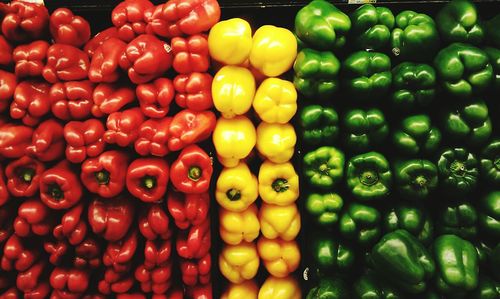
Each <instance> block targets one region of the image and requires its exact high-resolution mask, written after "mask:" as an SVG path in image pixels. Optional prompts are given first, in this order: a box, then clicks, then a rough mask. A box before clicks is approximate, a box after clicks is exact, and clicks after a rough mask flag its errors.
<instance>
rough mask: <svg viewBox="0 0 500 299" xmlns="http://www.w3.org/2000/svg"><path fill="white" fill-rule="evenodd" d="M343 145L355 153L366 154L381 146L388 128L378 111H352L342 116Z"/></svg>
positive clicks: (380, 112)
mask: <svg viewBox="0 0 500 299" xmlns="http://www.w3.org/2000/svg"><path fill="white" fill-rule="evenodd" d="M343 125H344V127H343V130H344V132H345V145H346V146H347V148H349V150H351V151H355V152H358V153H359V152H366V151H368V150H370V149H373V148H374V147H376V146H377V145H380V144H382V143H383V142H384V141H385V139H386V138H387V135H389V126H388V125H387V122H386V120H385V117H384V114H383V113H382V111H380V110H379V109H376V108H374V109H369V110H362V109H352V110H349V111H347V113H346V114H345V116H344V122H343Z"/></svg>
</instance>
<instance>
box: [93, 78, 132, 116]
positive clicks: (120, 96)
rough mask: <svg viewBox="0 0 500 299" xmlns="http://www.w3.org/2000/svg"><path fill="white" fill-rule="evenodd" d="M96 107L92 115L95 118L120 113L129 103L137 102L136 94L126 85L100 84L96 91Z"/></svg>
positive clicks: (94, 96)
mask: <svg viewBox="0 0 500 299" xmlns="http://www.w3.org/2000/svg"><path fill="white" fill-rule="evenodd" d="M93 99H94V106H93V107H92V114H93V115H94V116H95V117H103V116H104V115H108V114H111V113H113V112H118V111H119V110H120V109H122V108H123V107H124V106H125V105H127V104H128V103H131V102H133V101H135V92H134V90H133V89H132V88H130V87H129V86H125V85H119V84H116V83H115V84H110V83H100V84H98V85H97V87H96V88H95V89H94V95H93Z"/></svg>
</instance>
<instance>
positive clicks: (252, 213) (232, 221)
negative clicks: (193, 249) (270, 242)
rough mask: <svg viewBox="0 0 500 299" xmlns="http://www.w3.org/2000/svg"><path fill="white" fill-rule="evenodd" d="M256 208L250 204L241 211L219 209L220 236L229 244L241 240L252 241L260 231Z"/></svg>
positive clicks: (237, 242)
mask: <svg viewBox="0 0 500 299" xmlns="http://www.w3.org/2000/svg"><path fill="white" fill-rule="evenodd" d="M257 214H258V209H257V206H256V205H255V204H252V205H251V206H249V207H248V209H246V210H244V211H243V212H232V211H229V210H226V209H220V210H219V222H220V228H219V232H220V236H221V238H222V240H223V241H224V242H225V243H227V244H230V245H237V244H240V243H241V242H243V241H246V242H252V241H253V240H255V239H257V237H258V236H259V233H260V223H259V217H258V216H257Z"/></svg>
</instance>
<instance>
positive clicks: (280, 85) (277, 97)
mask: <svg viewBox="0 0 500 299" xmlns="http://www.w3.org/2000/svg"><path fill="white" fill-rule="evenodd" d="M252 106H253V108H254V110H255V112H256V113H257V114H258V115H259V117H260V119H261V120H262V121H265V122H267V123H279V124H284V123H287V122H289V121H290V120H291V119H292V117H293V116H294V115H295V112H297V91H296V90H295V87H294V86H293V83H292V82H290V81H286V80H282V79H279V78H268V79H265V80H264V81H263V82H262V83H261V84H260V86H259V88H258V89H257V92H256V93H255V97H254V99H253V104H252Z"/></svg>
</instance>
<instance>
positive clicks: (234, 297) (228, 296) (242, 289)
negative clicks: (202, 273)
mask: <svg viewBox="0 0 500 299" xmlns="http://www.w3.org/2000/svg"><path fill="white" fill-rule="evenodd" d="M258 294H259V287H258V286H257V284H256V283H255V281H253V280H247V281H245V282H242V283H238V284H237V283H230V284H229V286H228V287H227V289H226V291H225V292H224V294H222V297H221V299H257V295H258Z"/></svg>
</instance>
